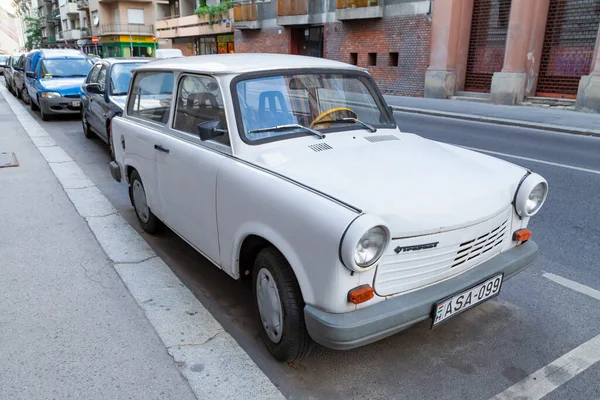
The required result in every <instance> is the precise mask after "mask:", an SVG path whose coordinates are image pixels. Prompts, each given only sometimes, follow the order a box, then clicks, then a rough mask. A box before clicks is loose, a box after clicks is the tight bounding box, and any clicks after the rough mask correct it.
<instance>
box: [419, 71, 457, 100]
mask: <svg viewBox="0 0 600 400" xmlns="http://www.w3.org/2000/svg"><path fill="white" fill-rule="evenodd" d="M455 84H456V73H455V72H454V71H427V72H425V97H430V98H433V99H447V98H449V97H450V96H454V86H455Z"/></svg>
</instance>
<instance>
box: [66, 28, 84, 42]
mask: <svg viewBox="0 0 600 400" xmlns="http://www.w3.org/2000/svg"><path fill="white" fill-rule="evenodd" d="M63 37H64V39H65V40H79V39H81V31H80V30H79V29H69V30H66V31H63Z"/></svg>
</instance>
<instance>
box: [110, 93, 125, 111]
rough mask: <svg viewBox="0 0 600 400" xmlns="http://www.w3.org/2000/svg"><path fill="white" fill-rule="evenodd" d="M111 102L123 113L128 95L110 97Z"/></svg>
mask: <svg viewBox="0 0 600 400" xmlns="http://www.w3.org/2000/svg"><path fill="white" fill-rule="evenodd" d="M110 98H111V100H112V101H113V102H114V103H115V105H117V106H118V107H119V108H120V109H121V111H122V110H123V109H124V108H125V102H126V101H127V95H123V96H110Z"/></svg>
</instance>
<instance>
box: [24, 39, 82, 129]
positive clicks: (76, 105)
mask: <svg viewBox="0 0 600 400" xmlns="http://www.w3.org/2000/svg"><path fill="white" fill-rule="evenodd" d="M91 68H92V62H91V61H90V60H89V58H87V56H86V55H85V54H83V53H82V52H80V51H78V50H58V49H43V50H34V51H32V52H30V53H29V54H27V57H26V59H25V87H26V89H27V92H28V95H29V98H30V102H29V104H30V106H31V109H32V110H34V111H37V110H40V114H41V117H42V119H43V120H44V121H47V120H48V119H49V118H50V115H52V114H76V113H77V114H78V113H80V112H81V84H82V83H83V81H84V80H85V78H86V76H87V75H88V72H89V71H90V69H91Z"/></svg>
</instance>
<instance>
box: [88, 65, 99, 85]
mask: <svg viewBox="0 0 600 400" xmlns="http://www.w3.org/2000/svg"><path fill="white" fill-rule="evenodd" d="M100 68H102V64H97V65H95V66H94V68H92V72H91V73H90V74H89V75H88V81H87V82H88V83H96V82H98V73H99V72H100Z"/></svg>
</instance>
